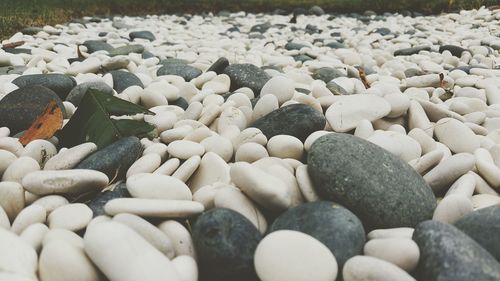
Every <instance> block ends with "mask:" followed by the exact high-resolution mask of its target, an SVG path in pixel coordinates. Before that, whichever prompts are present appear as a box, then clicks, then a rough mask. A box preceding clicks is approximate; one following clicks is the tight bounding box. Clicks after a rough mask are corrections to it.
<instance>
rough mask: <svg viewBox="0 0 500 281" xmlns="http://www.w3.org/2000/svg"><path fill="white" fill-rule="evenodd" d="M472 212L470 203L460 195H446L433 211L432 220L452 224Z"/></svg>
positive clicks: (468, 199)
mask: <svg viewBox="0 0 500 281" xmlns="http://www.w3.org/2000/svg"><path fill="white" fill-rule="evenodd" d="M470 212H472V202H471V200H470V198H467V197H466V196H464V195H461V194H450V195H447V196H445V197H444V198H443V200H441V201H440V202H439V204H438V205H437V207H436V210H434V215H433V216H432V219H433V220H436V221H440V222H444V223H449V224H453V223H455V222H456V221H457V220H459V219H460V218H462V217H463V216H465V215H466V214H468V213H470Z"/></svg>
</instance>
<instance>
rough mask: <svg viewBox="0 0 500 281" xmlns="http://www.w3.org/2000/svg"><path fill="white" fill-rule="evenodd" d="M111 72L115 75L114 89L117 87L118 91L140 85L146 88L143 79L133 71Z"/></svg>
mask: <svg viewBox="0 0 500 281" xmlns="http://www.w3.org/2000/svg"><path fill="white" fill-rule="evenodd" d="M109 73H111V76H112V77H113V89H115V91H116V92H117V93H121V92H123V91H124V90H125V89H127V88H128V87H130V86H139V87H141V88H144V84H142V81H141V79H139V77H137V76H136V75H135V74H133V73H130V72H128V71H122V70H113V71H110V72H109Z"/></svg>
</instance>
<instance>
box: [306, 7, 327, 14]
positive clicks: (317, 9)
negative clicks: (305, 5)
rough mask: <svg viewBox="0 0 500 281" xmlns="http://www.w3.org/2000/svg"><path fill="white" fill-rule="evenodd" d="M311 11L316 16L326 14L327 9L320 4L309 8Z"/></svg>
mask: <svg viewBox="0 0 500 281" xmlns="http://www.w3.org/2000/svg"><path fill="white" fill-rule="evenodd" d="M309 13H310V14H312V15H315V16H322V15H324V14H325V11H324V10H323V8H321V7H320V6H312V7H311V8H310V9H309Z"/></svg>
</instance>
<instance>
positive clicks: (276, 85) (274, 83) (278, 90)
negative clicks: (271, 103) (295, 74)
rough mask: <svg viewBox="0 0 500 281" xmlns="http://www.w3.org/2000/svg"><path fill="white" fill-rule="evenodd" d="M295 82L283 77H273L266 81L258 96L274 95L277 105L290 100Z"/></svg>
mask: <svg viewBox="0 0 500 281" xmlns="http://www.w3.org/2000/svg"><path fill="white" fill-rule="evenodd" d="M294 84H295V82H294V81H293V80H291V79H290V78H287V77H284V76H275V77H273V78H271V79H270V80H269V81H267V83H266V84H264V86H263V87H262V90H261V91H260V96H261V97H262V96H265V95H274V96H276V97H277V98H278V102H279V104H283V103H284V102H286V101H288V100H290V99H292V97H293V94H294V93H295V87H294Z"/></svg>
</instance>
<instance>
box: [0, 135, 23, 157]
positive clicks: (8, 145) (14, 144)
mask: <svg viewBox="0 0 500 281" xmlns="http://www.w3.org/2000/svg"><path fill="white" fill-rule="evenodd" d="M0 149H3V150H7V151H10V152H12V153H14V154H15V155H16V156H17V157H19V156H21V153H23V151H24V147H23V145H22V144H21V143H20V142H19V140H18V139H16V138H11V137H4V138H0Z"/></svg>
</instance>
